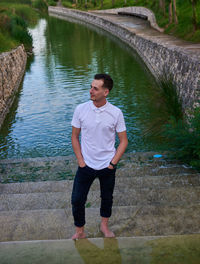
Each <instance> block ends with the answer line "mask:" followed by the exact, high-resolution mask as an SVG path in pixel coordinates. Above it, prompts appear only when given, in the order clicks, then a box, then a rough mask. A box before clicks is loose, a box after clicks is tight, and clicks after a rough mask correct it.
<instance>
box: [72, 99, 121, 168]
mask: <svg viewBox="0 0 200 264" xmlns="http://www.w3.org/2000/svg"><path fill="white" fill-rule="evenodd" d="M71 125H72V126H74V127H76V128H81V152H82V155H83V158H84V161H85V163H86V164H87V165H88V166H89V167H91V168H93V169H96V170H100V169H104V168H106V167H108V166H109V164H110V161H111V160H112V158H113V156H114V155H115V152H116V149H115V135H116V132H123V131H125V130H126V126H125V122H124V117H123V114H122V111H121V110H120V109H119V108H118V107H116V106H114V105H112V104H111V103H109V102H108V101H107V102H106V104H105V105H103V106H102V107H96V106H95V105H94V103H93V102H92V101H88V102H86V103H83V104H80V105H78V106H77V107H76V109H75V111H74V115H73V119H72V122H71Z"/></svg>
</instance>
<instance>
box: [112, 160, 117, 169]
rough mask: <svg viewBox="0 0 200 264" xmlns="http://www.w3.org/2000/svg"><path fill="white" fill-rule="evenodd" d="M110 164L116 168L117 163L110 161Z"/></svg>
mask: <svg viewBox="0 0 200 264" xmlns="http://www.w3.org/2000/svg"><path fill="white" fill-rule="evenodd" d="M110 165H111V166H112V167H113V169H116V168H117V163H113V162H112V161H111V162H110Z"/></svg>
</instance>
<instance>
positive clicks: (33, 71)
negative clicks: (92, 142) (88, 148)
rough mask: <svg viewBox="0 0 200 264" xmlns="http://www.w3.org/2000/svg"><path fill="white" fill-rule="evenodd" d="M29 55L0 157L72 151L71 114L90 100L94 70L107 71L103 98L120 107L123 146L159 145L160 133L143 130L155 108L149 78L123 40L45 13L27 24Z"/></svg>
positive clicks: (6, 124)
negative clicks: (110, 85)
mask: <svg viewBox="0 0 200 264" xmlns="http://www.w3.org/2000/svg"><path fill="white" fill-rule="evenodd" d="M30 32H31V34H32V36H33V45H34V57H33V58H29V61H28V64H27V70H26V73H25V76H24V80H23V82H22V85H21V88H20V91H19V93H18V95H17V97H16V100H15V102H14V105H13V107H12V109H11V111H10V113H9V115H8V116H7V118H6V120H5V122H4V124H3V127H2V129H1V131H0V150H1V151H0V157H1V158H2V159H3V158H22V157H23V158H26V157H44V156H63V155H71V154H72V153H73V151H72V147H71V140H70V137H71V119H72V115H73V111H74V109H75V107H76V105H77V104H79V103H83V102H85V101H87V100H89V89H90V83H91V81H92V80H93V76H94V74H96V73H101V72H106V73H109V74H110V75H111V76H112V77H113V80H114V88H113V90H112V92H111V93H110V96H109V98H108V101H109V102H111V103H113V104H115V105H116V106H118V107H120V108H121V110H122V111H123V113H124V116H125V121H126V125H127V132H128V139H129V146H128V149H127V151H128V152H134V151H148V150H159V149H160V148H161V145H162V144H161V143H160V140H159V139H155V138H152V137H151V136H149V135H148V133H147V135H148V136H144V134H146V131H147V129H148V128H149V126H152V125H153V124H154V122H155V120H156V118H157V113H158V112H159V108H158V102H156V100H155V99H154V100H152V98H156V96H157V95H156V89H155V88H156V87H155V83H154V78H153V77H152V75H151V74H150V73H149V71H148V70H147V69H146V67H145V65H144V63H143V62H142V60H141V59H140V58H139V57H138V56H137V54H135V53H134V52H133V51H132V50H130V49H129V48H128V47H127V46H126V45H125V44H123V43H122V42H121V41H119V40H117V39H116V38H114V37H113V36H110V34H108V33H105V32H104V31H102V30H94V29H91V28H89V27H87V26H85V25H81V24H79V23H72V22H68V21H63V20H60V19H57V18H53V17H48V18H46V19H44V18H43V19H41V20H40V21H39V22H38V24H37V26H36V27H35V28H33V29H30Z"/></svg>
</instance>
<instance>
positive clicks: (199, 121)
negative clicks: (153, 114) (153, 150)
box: [164, 107, 200, 170]
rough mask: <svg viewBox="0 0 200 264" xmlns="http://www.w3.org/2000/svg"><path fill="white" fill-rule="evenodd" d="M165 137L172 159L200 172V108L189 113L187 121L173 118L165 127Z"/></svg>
mask: <svg viewBox="0 0 200 264" xmlns="http://www.w3.org/2000/svg"><path fill="white" fill-rule="evenodd" d="M164 135H165V137H166V138H167V139H168V147H169V149H170V150H172V151H173V154H172V157H174V158H176V159H179V160H181V161H183V162H186V163H188V164H189V165H191V166H193V167H195V168H196V169H198V170H200V107H197V108H195V109H194V110H192V111H191V112H190V113H189V116H187V117H186V118H185V120H178V121H177V120H176V119H175V118H174V117H171V119H170V121H169V123H168V124H166V125H165V126H164Z"/></svg>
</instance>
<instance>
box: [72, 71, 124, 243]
mask: <svg viewBox="0 0 200 264" xmlns="http://www.w3.org/2000/svg"><path fill="white" fill-rule="evenodd" d="M112 87H113V80H112V78H111V77H110V76H109V75H108V74H96V75H95V76H94V80H93V81H92V84H91V88H90V99H91V101H88V102H86V103H83V104H80V105H78V106H77V107H76V109H75V112H74V115H73V119H72V123H71V124H72V147H73V150H74V153H75V155H76V158H77V161H78V165H79V167H78V170H77V173H76V176H75V179H74V185H73V191H72V200H71V202H72V213H73V217H74V224H75V226H76V232H75V234H74V235H73V236H72V239H79V238H85V237H86V235H85V232H84V225H85V203H86V200H87V195H88V192H89V189H90V186H91V184H92V182H93V181H94V179H95V178H96V177H98V178H99V181H100V189H101V208H100V215H101V226H100V229H101V231H102V232H103V234H104V236H105V237H114V236H115V235H114V233H113V232H112V231H110V230H109V228H108V220H109V217H110V216H111V211H112V200H113V190H114V184H115V172H116V166H117V163H118V161H119V160H120V158H121V156H122V155H123V153H124V152H125V150H126V147H127V145H128V140H127V134H126V126H125V122H124V117H123V114H122V112H121V110H120V109H119V108H118V107H116V106H114V105H112V104H111V103H109V102H108V101H107V100H106V97H107V96H108V94H109V92H110V91H111V89H112ZM80 132H81V144H80V141H79V135H80ZM116 132H117V134H118V137H119V141H120V143H119V146H118V148H117V150H116V149H115V134H116Z"/></svg>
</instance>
